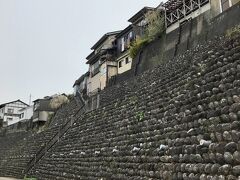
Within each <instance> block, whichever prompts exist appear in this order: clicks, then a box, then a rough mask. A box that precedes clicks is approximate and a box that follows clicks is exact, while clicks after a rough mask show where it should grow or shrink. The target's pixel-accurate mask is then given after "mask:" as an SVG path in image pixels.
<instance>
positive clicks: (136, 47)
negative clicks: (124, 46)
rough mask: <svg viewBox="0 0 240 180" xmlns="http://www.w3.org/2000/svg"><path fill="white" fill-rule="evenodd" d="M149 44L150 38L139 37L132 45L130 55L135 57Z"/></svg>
mask: <svg viewBox="0 0 240 180" xmlns="http://www.w3.org/2000/svg"><path fill="white" fill-rule="evenodd" d="M147 44H148V39H146V38H137V39H136V40H135V41H134V42H133V43H132V45H131V46H130V50H129V53H130V57H131V58H132V59H133V58H135V57H136V56H137V54H138V52H139V51H140V50H141V49H142V48H143V47H144V46H145V45H147Z"/></svg>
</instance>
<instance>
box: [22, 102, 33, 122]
mask: <svg viewBox="0 0 240 180" xmlns="http://www.w3.org/2000/svg"><path fill="white" fill-rule="evenodd" d="M19 114H20V117H19V118H20V121H21V122H22V121H28V120H30V119H31V118H32V116H33V106H28V107H25V108H22V109H20V110H19Z"/></svg>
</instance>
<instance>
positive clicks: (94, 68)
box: [91, 61, 100, 77]
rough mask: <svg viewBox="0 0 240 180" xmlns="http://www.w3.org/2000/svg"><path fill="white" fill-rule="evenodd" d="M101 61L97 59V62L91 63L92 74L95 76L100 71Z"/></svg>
mask: <svg viewBox="0 0 240 180" xmlns="http://www.w3.org/2000/svg"><path fill="white" fill-rule="evenodd" d="M99 68H100V63H99V61H97V62H96V63H94V64H93V65H91V76H92V77H93V76H95V75H96V74H97V73H99V71H100V69H99Z"/></svg>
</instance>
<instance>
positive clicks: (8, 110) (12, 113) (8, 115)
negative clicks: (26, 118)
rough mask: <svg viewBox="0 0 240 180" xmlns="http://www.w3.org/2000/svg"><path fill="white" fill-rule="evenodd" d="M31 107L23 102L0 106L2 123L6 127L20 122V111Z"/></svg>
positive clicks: (0, 120) (18, 101) (17, 101)
mask: <svg viewBox="0 0 240 180" xmlns="http://www.w3.org/2000/svg"><path fill="white" fill-rule="evenodd" d="M26 107H29V105H28V104H26V103H24V102H22V101H21V100H16V101H12V102H8V103H5V104H1V105H0V122H1V123H2V126H4V127H6V126H9V125H11V124H15V123H17V122H19V121H20V111H19V110H21V109H23V108H26Z"/></svg>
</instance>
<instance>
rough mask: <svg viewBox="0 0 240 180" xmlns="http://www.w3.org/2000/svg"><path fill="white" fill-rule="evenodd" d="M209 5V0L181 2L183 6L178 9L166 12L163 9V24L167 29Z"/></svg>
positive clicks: (185, 0) (186, 0)
mask: <svg viewBox="0 0 240 180" xmlns="http://www.w3.org/2000/svg"><path fill="white" fill-rule="evenodd" d="M207 3H209V0H183V4H182V5H181V6H179V7H178V8H176V9H174V10H171V11H170V12H168V10H167V9H165V23H166V26H167V27H169V26H171V25H172V24H174V23H175V22H177V21H179V20H180V19H182V18H184V17H186V16H188V15H189V14H191V13H192V12H194V11H196V10H197V9H200V8H201V7H202V6H204V5H205V4H207Z"/></svg>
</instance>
